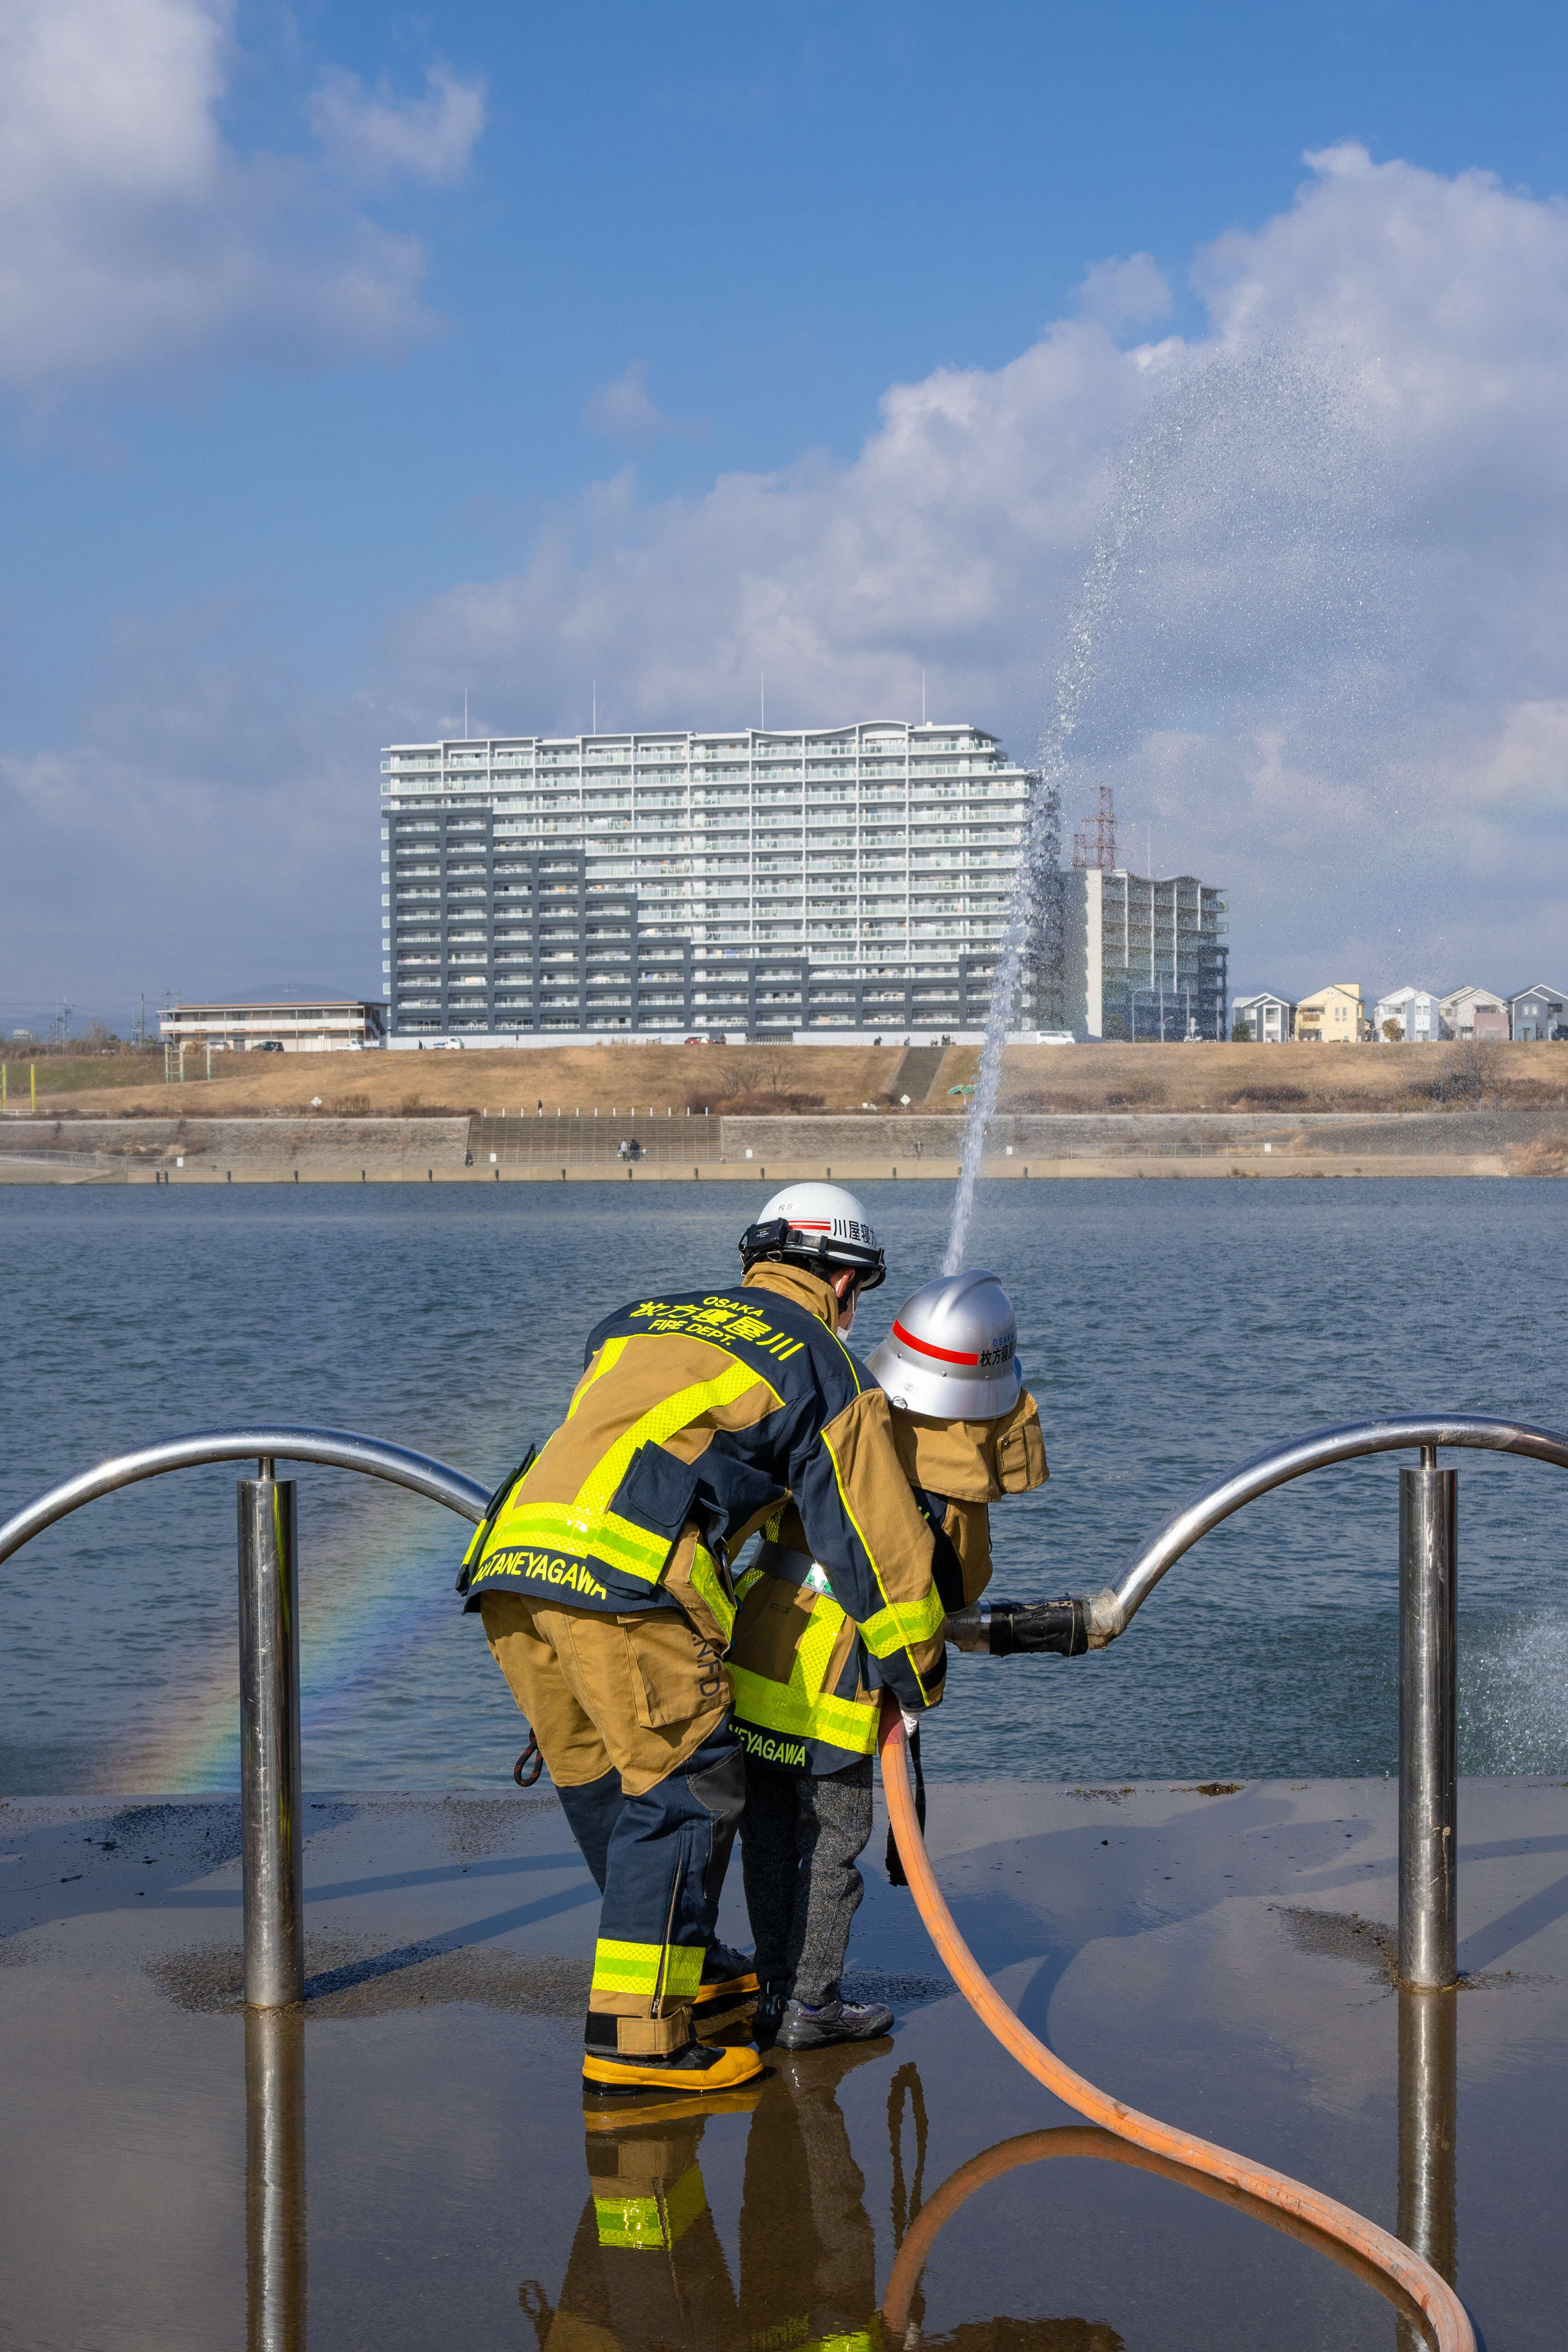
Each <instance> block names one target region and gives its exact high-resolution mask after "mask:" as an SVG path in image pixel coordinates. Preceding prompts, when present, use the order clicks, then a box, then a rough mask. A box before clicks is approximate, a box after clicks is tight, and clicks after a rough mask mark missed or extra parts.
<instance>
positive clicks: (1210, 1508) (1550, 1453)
mask: <svg viewBox="0 0 1568 2352" xmlns="http://www.w3.org/2000/svg"><path fill="white" fill-rule="evenodd" d="M1439 1445H1468V1446H1479V1447H1480V1448H1482V1449H1483V1450H1484V1451H1486V1452H1488V1453H1492V1454H1523V1455H1525V1457H1526V1458H1527V1459H1528V1460H1530V1461H1532V1462H1552V1463H1555V1464H1556V1465H1557V1467H1558V1468H1559V1469H1560V1470H1568V1437H1563V1436H1560V1435H1559V1433H1557V1431H1555V1430H1552V1429H1533V1428H1531V1425H1530V1424H1529V1423H1527V1422H1521V1421H1489V1420H1486V1419H1484V1418H1482V1417H1481V1416H1480V1415H1479V1414H1477V1413H1463V1412H1457V1413H1447V1414H1445V1415H1443V1416H1441V1417H1438V1416H1436V1415H1434V1414H1417V1413H1410V1414H1404V1415H1400V1416H1398V1417H1396V1418H1394V1417H1391V1418H1390V1419H1388V1420H1386V1421H1358V1422H1351V1423H1347V1424H1346V1426H1345V1427H1344V1428H1342V1429H1319V1430H1315V1431H1314V1432H1313V1433H1312V1434H1311V1435H1310V1437H1299V1438H1298V1439H1297V1440H1296V1442H1295V1444H1292V1445H1282V1446H1278V1447H1276V1448H1275V1450H1274V1451H1273V1452H1272V1453H1269V1454H1258V1456H1257V1457H1256V1459H1255V1460H1253V1461H1251V1462H1244V1463H1243V1464H1242V1465H1241V1468H1240V1469H1239V1470H1233V1471H1231V1472H1230V1473H1229V1475H1228V1476H1226V1477H1224V1478H1222V1479H1220V1480H1219V1482H1218V1484H1217V1485H1215V1486H1209V1487H1205V1490H1204V1492H1203V1493H1202V1494H1201V1495H1198V1496H1194V1499H1193V1501H1192V1502H1190V1503H1186V1504H1184V1506H1183V1507H1182V1508H1181V1509H1180V1510H1179V1511H1177V1512H1175V1513H1174V1515H1173V1517H1170V1518H1168V1519H1167V1520H1166V1522H1165V1524H1164V1526H1163V1528H1161V1529H1160V1532H1159V1533H1158V1535H1156V1536H1155V1537H1154V1538H1152V1540H1151V1541H1150V1542H1148V1543H1146V1544H1145V1545H1144V1546H1143V1548H1142V1550H1141V1551H1137V1552H1134V1553H1133V1555H1132V1558H1131V1559H1130V1560H1129V1561H1128V1563H1127V1566H1126V1567H1125V1568H1124V1569H1123V1570H1122V1571H1121V1576H1120V1578H1119V1579H1118V1580H1117V1582H1116V1583H1115V1584H1114V1585H1112V1586H1111V1587H1110V1592H1109V1595H1108V1596H1101V1598H1100V1608H1101V1612H1102V1613H1101V1616H1100V1625H1102V1626H1103V1630H1104V1632H1105V1633H1106V1634H1107V1636H1108V1637H1109V1636H1111V1635H1114V1634H1116V1633H1124V1632H1125V1630H1126V1628H1127V1625H1128V1623H1129V1622H1130V1621H1131V1618H1132V1616H1133V1615H1134V1613H1135V1612H1137V1611H1138V1610H1140V1609H1141V1608H1142V1606H1143V1603H1144V1601H1147V1600H1148V1598H1149V1595H1150V1594H1151V1592H1152V1591H1153V1590H1154V1587H1155V1586H1156V1585H1157V1584H1158V1583H1159V1581H1160V1579H1161V1578H1162V1577H1163V1575H1164V1574H1165V1572H1166V1570H1168V1569H1172V1568H1173V1567H1174V1566H1175V1564H1176V1562H1177V1560H1179V1559H1181V1557H1182V1554H1183V1553H1184V1552H1186V1551H1190V1550H1191V1549H1192V1548H1193V1546H1194V1544H1195V1543H1196V1542H1197V1540H1198V1538H1199V1537H1200V1536H1206V1535H1207V1533H1208V1531H1209V1529H1210V1528H1217V1527H1218V1525H1219V1523H1220V1521H1221V1520H1222V1519H1228V1518H1229V1517H1230V1516H1231V1514H1232V1512H1233V1511H1239V1510H1240V1509H1241V1507H1242V1506H1243V1504H1245V1503H1250V1502H1254V1501H1256V1499H1257V1497H1258V1496H1259V1495H1267V1494H1268V1493H1269V1491H1270V1490H1271V1489H1272V1488H1273V1487H1275V1486H1288V1485H1289V1482H1290V1480H1291V1479H1292V1478H1301V1477H1304V1476H1305V1475H1306V1474H1307V1472H1308V1471H1309V1470H1323V1469H1326V1468H1328V1466H1329V1465H1330V1464H1331V1463H1334V1462H1353V1461H1356V1460H1357V1459H1358V1458H1359V1457H1360V1456H1361V1455H1362V1454H1393V1453H1395V1452H1397V1451H1398V1450H1399V1449H1400V1448H1401V1447H1403V1446H1421V1447H1424V1448H1426V1449H1431V1448H1435V1447H1436V1446H1439ZM0 1557H3V1555H0ZM1107 1600H1111V1601H1114V1602H1115V1622H1114V1623H1112V1622H1110V1613H1111V1612H1110V1609H1109V1608H1108V1607H1107V1606H1106V1601H1107ZM1097 1630H1098V1628H1097Z"/></svg>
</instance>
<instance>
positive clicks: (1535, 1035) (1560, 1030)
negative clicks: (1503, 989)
mask: <svg viewBox="0 0 1568 2352" xmlns="http://www.w3.org/2000/svg"><path fill="white" fill-rule="evenodd" d="M1563 1007H1564V998H1563V991H1562V990H1561V989H1560V988H1543V987H1541V986H1539V985H1537V986H1536V987H1534V988H1520V989H1516V990H1515V991H1514V992H1513V994H1512V995H1511V996H1510V998H1509V1000H1508V1014H1509V1028H1510V1033H1511V1034H1512V1036H1513V1037H1514V1039H1515V1041H1516V1043H1521V1044H1524V1045H1531V1044H1536V1043H1539V1042H1540V1041H1541V1040H1542V1038H1546V1037H1568V1014H1565V1013H1564V1009H1563Z"/></svg>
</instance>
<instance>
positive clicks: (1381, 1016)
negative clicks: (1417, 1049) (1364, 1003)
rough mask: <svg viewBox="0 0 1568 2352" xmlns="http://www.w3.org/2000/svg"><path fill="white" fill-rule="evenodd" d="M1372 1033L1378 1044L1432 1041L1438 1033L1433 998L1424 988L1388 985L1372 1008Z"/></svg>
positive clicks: (1436, 1012) (1408, 1043)
mask: <svg viewBox="0 0 1568 2352" xmlns="http://www.w3.org/2000/svg"><path fill="white" fill-rule="evenodd" d="M1395 1033H1397V1034H1395ZM1372 1034H1373V1039H1374V1041H1375V1042H1376V1043H1377V1044H1378V1045H1402V1044H1403V1045H1436V1042H1437V1040H1438V1038H1439V1037H1440V1036H1441V1034H1442V1026H1441V1021H1440V1017H1439V1012H1438V1005H1437V1000H1436V997H1435V996H1434V995H1433V994H1432V992H1431V991H1430V990H1429V989H1425V988H1393V989H1390V991H1389V992H1388V994H1387V995H1386V996H1380V997H1379V998H1378V1000H1377V1003H1375V1004H1374V1005H1373V1008H1372Z"/></svg>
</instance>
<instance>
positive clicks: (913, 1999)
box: [0, 1936, 953, 2024]
mask: <svg viewBox="0 0 1568 2352" xmlns="http://www.w3.org/2000/svg"><path fill="white" fill-rule="evenodd" d="M3 1953H4V1947H3V1946H0V1956H3ZM147 1973H148V1975H149V1976H150V1977H151V1978H152V1979H153V1983H154V1984H155V1985H156V1986H157V1987H158V1989H159V1990H160V1991H161V1992H162V1993H163V1995H164V1996H165V1998H166V1999H168V2000H172V2001H173V2002H174V2006H175V2008H176V2009H181V2010H184V2011H185V2012H186V2014H187V2015H191V2016H198V2017H232V2016H237V2015H239V2013H240V2012H241V2011H242V2010H243V2008H244V2000H243V1998H242V1996H243V1991H244V1982H245V1979H244V1964H243V1958H242V1955H241V1951H240V1948H239V1946H238V1945H237V1944H223V1945H213V1944H204V1945H201V1946H198V1947H197V1948H195V1950H192V1951H184V1952H169V1953H164V1954H162V1955H161V1956H160V1957H159V1958H157V1959H155V1960H153V1961H152V1962H150V1963H149V1966H148V1969H147ZM592 1973H593V1970H592V1966H591V1963H590V1962H588V1961H587V1960H573V1959H552V1958H540V1957H536V1956H534V1955H531V1954H528V1953H521V1952H510V1951H495V1950H484V1949H482V1948H480V1949H476V1948H473V1947H472V1946H467V1947H461V1948H458V1949H456V1950H454V1949H451V1948H448V1947H447V1946H445V1945H443V1944H441V1943H440V1942H438V1941H432V1942H429V1943H426V1944H423V1945H419V1944H404V1945H399V1946H397V1947H395V1948H394V1949H392V1950H390V1951H388V1950H386V1949H385V1948H377V1947H375V1946H374V1945H373V1944H372V1943H371V1942H370V1941H369V1940H368V1939H365V1938H362V1937H344V1936H333V1937H309V1938H308V1939H307V1942H306V1947H305V2000H304V2003H303V2007H304V2012H305V2016H306V2018H307V2019H310V2018H318V2017H321V2018H327V2017H331V2018H343V2017H386V2016H389V2015H390V2014H391V2013H392V2012H393V2011H395V2010H401V2009H426V2008H442V2007H447V2006H449V2005H451V2004H452V2003H454V2002H459V2001H462V2002H467V2003H468V2004H469V2005H470V2006H472V2007H475V2008H479V2009H498V2010H505V2011H511V2012H512V2013H513V2014H515V2015H517V2016H520V2017H553V2018H561V2019H566V2020H569V2021H571V2022H572V2023H574V2024H576V2023H578V2022H579V2021H581V2019H582V2016H583V2012H584V2010H585V2009H586V2008H587V2006H588V1985H589V1979H590V1978H591V1976H592ZM843 1986H844V1995H845V1998H846V2000H858V2001H883V2002H886V2003H887V2005H888V2006H889V2008H891V2009H895V2010H897V2011H900V2012H902V2011H909V2010H913V2009H920V2008H922V2007H924V2006H925V2004H926V2003H928V2002H930V2001H933V2000H946V1998H947V1996H948V1995H949V1994H950V1993H951V1992H952V1990H953V1987H952V1984H951V1983H950V1982H949V1980H948V1979H947V1978H945V1977H928V1976H913V1975H909V1974H907V1973H897V1972H892V1971H889V1970H886V1969H859V1970H849V1971H847V1973H846V1975H845V1977H844V1979H843Z"/></svg>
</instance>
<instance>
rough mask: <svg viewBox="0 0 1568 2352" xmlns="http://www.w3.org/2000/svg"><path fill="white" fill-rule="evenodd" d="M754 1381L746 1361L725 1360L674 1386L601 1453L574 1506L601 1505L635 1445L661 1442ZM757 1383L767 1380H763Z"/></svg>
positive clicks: (622, 1473)
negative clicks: (706, 1376) (711, 1372)
mask: <svg viewBox="0 0 1568 2352" xmlns="http://www.w3.org/2000/svg"><path fill="white" fill-rule="evenodd" d="M758 1385H759V1375H758V1374H757V1373H755V1372H753V1371H752V1370H751V1367H750V1366H749V1365H747V1364H726V1365H725V1367H724V1370H722V1371H721V1373H719V1374H718V1376H717V1378H716V1379H713V1380H710V1381H693V1382H692V1384H691V1386H690V1387H689V1388H685V1389H677V1391H676V1392H675V1394H674V1395H673V1396H668V1397H665V1398H663V1399H661V1401H660V1402H658V1404H656V1405H653V1406H651V1407H650V1408H649V1410H648V1411H647V1412H645V1413H644V1414H642V1416H641V1417H640V1419H638V1420H637V1421H634V1422H633V1423H632V1425H631V1427H630V1428H629V1429H628V1430H627V1431H626V1433H624V1435H622V1436H620V1437H617V1438H616V1442H615V1444H613V1445H612V1446H611V1447H610V1449H609V1452H608V1453H607V1454H604V1455H602V1456H601V1458H600V1460H599V1461H598V1462H597V1463H596V1464H595V1467H594V1469H593V1470H592V1471H591V1472H590V1473H589V1475H588V1476H587V1477H586V1478H585V1479H584V1482H583V1484H582V1486H580V1487H579V1488H578V1489H577V1496H576V1503H577V1507H578V1509H579V1510H584V1511H595V1510H603V1509H604V1507H605V1504H606V1503H607V1502H608V1501H609V1499H610V1496H612V1495H613V1494H614V1493H615V1491H616V1487H617V1486H619V1485H620V1483H621V1480H622V1479H623V1478H624V1477H625V1476H626V1472H627V1470H628V1469H629V1468H630V1467H631V1459H632V1455H633V1454H635V1453H636V1452H637V1448H638V1446H639V1445H662V1444H663V1443H664V1441H665V1439H666V1438H667V1437H673V1436H674V1434H675V1433H676V1431H677V1430H678V1429H686V1428H688V1427H689V1425H690V1423H692V1422H694V1421H700V1419H701V1417H702V1415H703V1414H704V1413H705V1412H710V1410H711V1408H712V1407H713V1406H714V1405H721V1404H732V1403H733V1402H734V1401H735V1399H736V1398H737V1397H739V1396H744V1394H745V1392H746V1391H747V1390H748V1389H752V1388H756V1387H757V1386H758ZM761 1385H763V1386H764V1387H765V1386H766V1385H767V1384H766V1382H765V1381H764V1382H762V1383H761Z"/></svg>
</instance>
